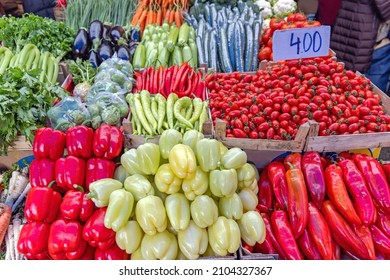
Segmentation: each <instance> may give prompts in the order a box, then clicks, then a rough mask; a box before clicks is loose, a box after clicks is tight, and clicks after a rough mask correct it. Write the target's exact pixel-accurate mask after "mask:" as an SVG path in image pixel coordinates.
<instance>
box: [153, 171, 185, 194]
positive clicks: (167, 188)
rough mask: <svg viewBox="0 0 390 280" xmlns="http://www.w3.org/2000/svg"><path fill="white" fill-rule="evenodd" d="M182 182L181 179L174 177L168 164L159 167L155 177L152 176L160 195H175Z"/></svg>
mask: <svg viewBox="0 0 390 280" xmlns="http://www.w3.org/2000/svg"><path fill="white" fill-rule="evenodd" d="M182 182H183V179H181V178H179V177H177V176H176V175H175V173H174V172H173V170H172V168H171V165H170V164H169V163H165V164H163V165H161V166H160V167H159V168H158V170H157V173H156V175H154V183H155V184H156V187H157V189H158V190H159V191H160V192H162V193H167V194H173V193H177V192H178V191H179V190H180V187H181V184H182Z"/></svg>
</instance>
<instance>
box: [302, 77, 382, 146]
mask: <svg viewBox="0 0 390 280" xmlns="http://www.w3.org/2000/svg"><path fill="white" fill-rule="evenodd" d="M357 74H358V75H362V74H361V73H357ZM372 85H373V92H374V93H376V94H379V95H380V97H381V100H382V104H383V107H384V108H385V112H386V114H389V113H390V98H389V97H388V96H387V95H386V94H385V93H384V92H383V91H381V90H380V89H379V88H378V87H377V86H375V85H374V84H372ZM318 132H319V129H318V123H316V122H314V121H311V122H310V131H309V133H308V137H307V139H306V145H305V149H304V150H305V151H317V152H341V151H349V150H358V149H372V148H382V147H390V132H375V133H363V134H346V135H329V136H318Z"/></svg>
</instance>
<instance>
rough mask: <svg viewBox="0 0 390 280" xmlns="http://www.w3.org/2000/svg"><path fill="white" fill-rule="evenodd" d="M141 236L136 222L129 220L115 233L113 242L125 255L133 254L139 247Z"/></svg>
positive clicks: (141, 232)
mask: <svg viewBox="0 0 390 280" xmlns="http://www.w3.org/2000/svg"><path fill="white" fill-rule="evenodd" d="M143 236H144V232H143V231H142V229H141V227H140V226H139V224H138V222H137V221H133V220H130V221H127V223H126V225H125V226H123V227H122V228H121V229H119V230H118V231H117V232H116V235H115V242H116V244H117V245H118V246H119V248H121V249H122V250H125V251H126V253H128V254H133V253H134V252H135V251H136V250H138V248H139V247H140V245H141V241H142V238H143Z"/></svg>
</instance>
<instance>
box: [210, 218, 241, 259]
mask: <svg viewBox="0 0 390 280" xmlns="http://www.w3.org/2000/svg"><path fill="white" fill-rule="evenodd" d="M207 231H208V235H209V244H210V246H211V248H212V249H213V251H214V252H215V253H216V254H217V255H219V256H223V257H224V256H226V255H227V254H228V253H230V254H233V253H235V252H236V251H237V250H238V248H239V247H240V243H241V234H240V228H239V227H238V224H237V222H236V221H235V220H233V219H228V218H226V217H224V216H220V217H218V219H217V221H216V222H215V223H214V224H212V225H211V226H209V228H208V229H207Z"/></svg>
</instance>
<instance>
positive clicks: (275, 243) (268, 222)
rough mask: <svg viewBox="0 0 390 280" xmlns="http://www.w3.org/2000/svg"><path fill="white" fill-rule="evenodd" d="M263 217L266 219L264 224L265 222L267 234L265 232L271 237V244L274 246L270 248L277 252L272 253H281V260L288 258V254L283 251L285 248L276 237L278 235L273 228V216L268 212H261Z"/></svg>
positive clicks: (267, 236) (266, 235) (266, 236)
mask: <svg viewBox="0 0 390 280" xmlns="http://www.w3.org/2000/svg"><path fill="white" fill-rule="evenodd" d="M260 215H261V217H262V218H263V221H264V224H265V230H266V234H265V238H266V239H267V238H269V240H270V242H271V244H270V246H272V248H270V249H269V250H270V251H272V252H275V253H270V254H278V255H279V257H278V258H279V259H280V260H286V259H287V256H286V254H285V253H284V252H283V249H282V247H281V246H280V244H279V241H278V240H277V239H276V236H275V234H274V232H273V230H272V226H271V218H270V216H269V215H268V214H266V213H260Z"/></svg>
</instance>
